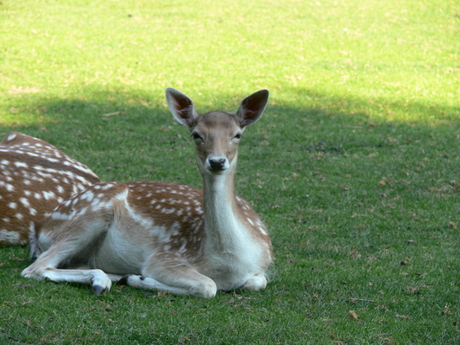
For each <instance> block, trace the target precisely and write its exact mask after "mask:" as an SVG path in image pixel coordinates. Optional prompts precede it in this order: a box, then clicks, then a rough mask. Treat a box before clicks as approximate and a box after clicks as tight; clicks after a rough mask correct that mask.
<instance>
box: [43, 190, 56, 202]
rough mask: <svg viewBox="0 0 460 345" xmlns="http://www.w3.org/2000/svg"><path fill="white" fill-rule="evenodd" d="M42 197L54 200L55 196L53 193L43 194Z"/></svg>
mask: <svg viewBox="0 0 460 345" xmlns="http://www.w3.org/2000/svg"><path fill="white" fill-rule="evenodd" d="M43 197H44V198H45V199H46V200H50V199H54V198H55V197H56V195H55V194H54V193H53V192H43Z"/></svg>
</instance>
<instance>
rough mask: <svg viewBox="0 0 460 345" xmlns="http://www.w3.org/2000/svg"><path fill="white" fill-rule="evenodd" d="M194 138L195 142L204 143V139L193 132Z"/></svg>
mask: <svg viewBox="0 0 460 345" xmlns="http://www.w3.org/2000/svg"><path fill="white" fill-rule="evenodd" d="M192 138H193V140H195V141H197V142H198V141H201V142H203V138H202V137H201V136H200V135H199V134H198V133H197V132H193V133H192Z"/></svg>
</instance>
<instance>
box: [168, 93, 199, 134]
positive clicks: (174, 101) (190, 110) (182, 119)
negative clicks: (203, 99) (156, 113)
mask: <svg viewBox="0 0 460 345" xmlns="http://www.w3.org/2000/svg"><path fill="white" fill-rule="evenodd" d="M166 101H167V102H168V106H169V110H171V113H172V114H173V115H174V118H175V119H176V120H177V121H178V122H179V123H181V124H183V125H185V126H187V127H188V128H191V127H192V125H193V122H194V120H195V119H196V117H197V116H198V114H197V112H196V111H195V106H194V105H193V101H192V100H191V99H190V98H189V97H187V95H185V94H183V93H182V92H180V91H179V90H176V89H174V88H172V87H168V88H167V89H166Z"/></svg>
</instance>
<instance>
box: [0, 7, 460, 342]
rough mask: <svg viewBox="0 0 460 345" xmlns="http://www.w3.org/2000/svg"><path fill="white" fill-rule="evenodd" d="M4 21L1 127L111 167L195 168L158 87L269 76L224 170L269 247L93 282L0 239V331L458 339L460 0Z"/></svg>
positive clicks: (60, 14) (124, 173)
mask: <svg viewBox="0 0 460 345" xmlns="http://www.w3.org/2000/svg"><path fill="white" fill-rule="evenodd" d="M0 28H1V39H0V133H1V134H2V136H4V135H5V134H6V133H8V132H9V131H11V130H16V131H20V132H23V133H26V134H29V135H33V136H36V137H39V138H41V139H43V140H46V141H48V142H50V143H51V144H53V145H55V146H57V147H59V148H60V149H62V150H63V151H65V152H66V153H67V154H69V155H70V156H72V157H74V158H76V159H78V160H80V161H81V162H83V163H85V164H87V165H88V166H89V167H90V168H91V169H92V170H93V171H95V172H96V173H97V174H98V175H99V176H100V177H101V178H102V179H104V180H117V181H129V180H140V179H152V180H167V181H176V182H181V183H187V184H190V185H193V186H197V187H200V186H201V177H200V175H199V173H198V171H197V169H196V167H195V160H194V149H193V146H194V144H193V143H192V140H191V139H190V137H189V135H188V133H187V131H186V129H185V128H183V127H181V126H180V125H178V124H176V123H175V120H174V119H173V117H172V115H171V114H170V113H169V111H168V109H167V106H166V102H165V97H164V89H165V88H166V87H168V86H172V87H175V88H177V89H179V90H181V91H182V92H184V93H186V94H187V95H189V96H190V97H191V98H192V99H193V100H194V101H195V105H196V107H197V109H198V110H199V111H202V112H205V111H209V110H212V109H221V110H228V111H236V109H237V107H238V105H239V102H240V101H241V99H242V98H244V97H245V96H247V95H249V94H250V93H252V92H255V91H257V90H259V89H262V88H267V89H269V90H270V91H271V99H270V103H269V106H268V108H267V110H266V112H265V114H264V115H263V117H262V118H261V119H260V121H259V122H258V123H257V124H255V125H254V126H251V127H250V128H248V129H247V131H245V133H244V134H245V135H244V138H243V139H242V141H241V143H240V155H239V167H238V174H237V177H236V188H237V192H238V193H239V194H240V195H242V196H243V197H244V198H245V199H247V200H248V201H250V202H251V203H252V205H253V206H254V209H255V210H256V211H257V212H258V213H259V214H260V215H261V217H262V218H263V219H264V221H265V223H266V224H267V227H268V229H269V230H270V233H271V236H272V241H273V245H274V251H275V256H276V261H275V262H274V264H273V265H272V267H271V269H270V272H269V274H270V283H269V285H268V287H267V289H266V290H264V291H261V292H257V293H256V292H247V291H242V290H241V291H240V290H238V291H235V292H230V293H229V292H225V293H224V292H220V293H218V295H217V297H216V298H214V299H210V300H204V299H199V298H196V297H190V296H185V297H184V296H182V297H178V296H173V295H168V294H164V293H161V292H160V293H159V292H157V291H144V290H138V289H133V288H130V287H121V286H115V287H113V288H112V290H111V291H110V292H109V293H107V294H106V295H104V296H97V297H96V296H93V295H92V294H91V290H90V288H89V287H87V286H82V285H74V284H55V283H51V282H38V281H33V280H26V279H24V278H21V277H20V272H21V270H22V269H23V268H25V267H26V266H27V265H28V263H29V261H28V250H27V248H22V247H7V248H1V249H0V268H1V269H0V296H1V298H0V343H2V344H77V343H78V344H335V345H342V344H411V343H415V344H458V343H460V274H459V272H460V240H459V238H460V237H459V235H460V233H459V232H460V230H459V229H460V216H459V215H460V194H459V193H460V150H459V147H460V45H459V42H460V3H459V2H458V1H457V0H442V1H441V0H432V1H428V0H422V1H420V0H399V1H396V0H389V1H384V2H383V1H377V0H361V1H358V0H338V1H333V0H322V1H299V0H284V1H282V2H281V1H278V2H277V1H268V0H254V1H251V2H247V1H241V0H233V1H227V0H225V1H220V2H213V1H209V0H208V1H206V0H197V1H193V2H190V1H188V2H185V1H181V0H177V1H175V0H173V1H163V0H161V1H147V0H136V1H132V0H125V1H115V0H106V1H100V0H99V1H94V0H93V1H89V0H74V1H65V0H61V1H56V0H44V1H40V2H39V1H36V0H22V1H8V0H7V1H3V2H2V3H1V4H0Z"/></svg>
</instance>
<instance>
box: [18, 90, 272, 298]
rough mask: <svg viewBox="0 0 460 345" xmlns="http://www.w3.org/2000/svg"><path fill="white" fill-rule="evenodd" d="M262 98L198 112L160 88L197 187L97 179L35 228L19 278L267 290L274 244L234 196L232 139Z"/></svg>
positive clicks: (200, 291)
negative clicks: (182, 134)
mask: <svg viewBox="0 0 460 345" xmlns="http://www.w3.org/2000/svg"><path fill="white" fill-rule="evenodd" d="M268 96H269V92H268V91H267V90H260V91H258V92H256V93H254V94H252V95H250V96H248V97H246V98H245V99H244V100H243V101H242V102H241V105H240V106H239V109H238V111H237V113H236V114H234V115H232V114H228V113H225V112H222V111H212V112H209V113H206V114H202V115H200V114H198V113H197V112H196V110H195V107H194V104H193V101H192V100H191V99H190V98H189V97H187V96H186V95H184V94H182V93H181V92H179V91H178V90H176V89H173V88H168V89H166V99H167V103H168V105H169V108H170V110H171V112H172V114H173V116H174V117H175V118H176V120H177V121H179V122H180V123H181V124H183V125H185V126H186V127H187V128H188V129H189V131H190V132H191V136H192V138H193V140H194V141H195V145H196V160H197V165H198V169H199V171H200V173H201V175H202V177H203V190H201V189H197V188H193V187H190V186H187V185H183V184H177V183H170V182H159V181H136V182H128V183H115V182H103V183H98V184H95V185H93V186H91V187H90V188H88V189H87V190H86V191H84V192H81V193H80V194H78V195H76V196H74V197H72V198H70V199H68V200H67V201H65V202H64V203H63V204H61V205H60V206H59V207H57V208H56V209H55V210H54V212H53V213H51V214H50V215H49V216H48V217H46V218H45V219H44V220H43V222H42V223H40V224H38V226H37V229H36V232H35V236H36V240H35V241H34V242H33V243H32V249H31V250H32V253H33V254H34V255H35V256H38V258H37V260H36V261H35V262H34V263H33V264H32V265H30V266H29V267H28V268H26V269H25V270H24V271H23V272H22V275H23V276H24V277H30V278H36V279H45V278H47V279H49V280H52V281H55V282H60V281H66V282H79V283H86V284H91V285H92V286H93V290H94V293H95V294H100V293H102V292H106V291H108V290H109V289H110V287H111V284H112V282H119V283H123V284H127V285H130V286H134V287H142V288H146V289H158V290H163V291H167V292H170V293H173V294H178V295H181V294H193V295H197V296H201V297H214V296H215V295H216V292H217V290H232V289H236V288H240V287H243V288H246V289H249V290H260V289H263V288H265V287H266V285H267V278H266V276H265V271H266V269H267V268H268V266H269V264H270V262H271V261H272V245H271V241H270V237H269V235H268V233H267V230H266V228H265V226H264V225H263V223H262V221H261V220H260V219H259V217H258V216H257V215H256V213H255V212H254V211H253V210H252V208H251V207H250V206H249V204H248V203H247V202H246V201H245V200H243V199H241V198H240V197H238V196H236V195H235V192H234V175H235V169H236V162H237V156H238V142H239V141H240V138H241V134H242V132H243V131H244V129H245V128H246V126H248V125H251V124H253V123H255V122H256V121H257V120H258V119H259V118H260V116H261V115H262V113H263V111H264V109H265V107H266V105H267V101H268Z"/></svg>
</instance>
